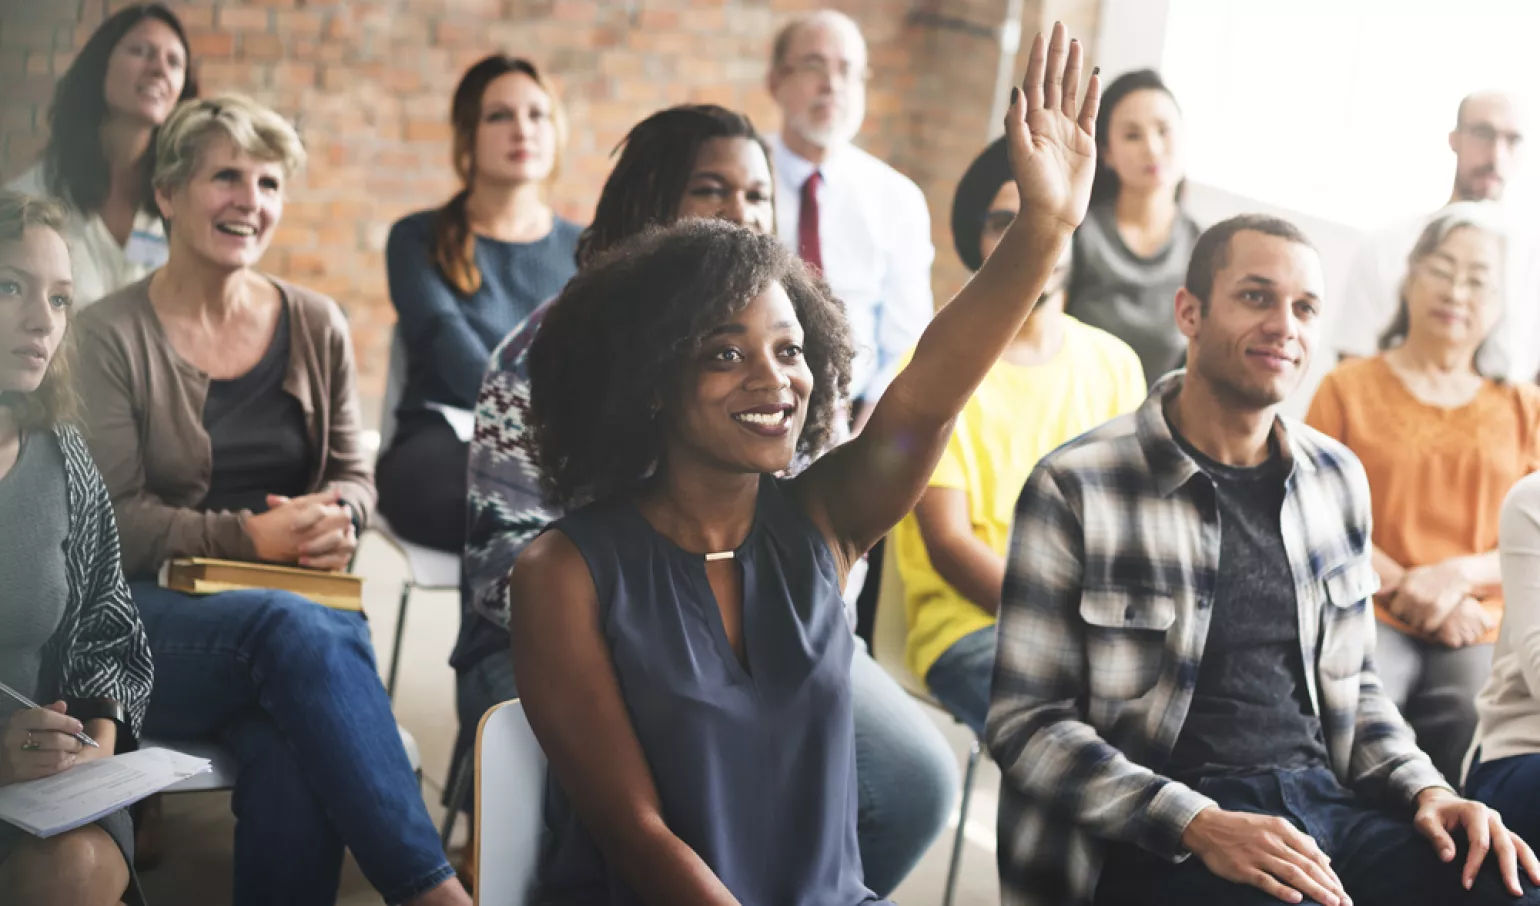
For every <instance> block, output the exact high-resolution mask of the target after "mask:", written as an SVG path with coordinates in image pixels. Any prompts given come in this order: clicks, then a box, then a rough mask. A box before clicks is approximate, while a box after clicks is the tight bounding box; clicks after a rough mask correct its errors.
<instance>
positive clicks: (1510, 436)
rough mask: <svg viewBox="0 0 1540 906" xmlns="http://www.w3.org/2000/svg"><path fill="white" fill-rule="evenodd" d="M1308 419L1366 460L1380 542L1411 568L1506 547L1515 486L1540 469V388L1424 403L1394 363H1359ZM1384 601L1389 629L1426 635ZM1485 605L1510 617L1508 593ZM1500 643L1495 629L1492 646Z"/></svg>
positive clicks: (1493, 389)
mask: <svg viewBox="0 0 1540 906" xmlns="http://www.w3.org/2000/svg"><path fill="white" fill-rule="evenodd" d="M1305 421H1306V422H1307V423H1308V424H1309V425H1310V426H1311V427H1313V428H1315V429H1317V430H1319V431H1322V432H1324V433H1326V434H1328V435H1330V436H1332V437H1334V438H1336V439H1337V440H1339V441H1341V442H1342V443H1344V444H1346V445H1347V447H1348V448H1349V449H1350V450H1352V451H1353V453H1354V454H1356V455H1357V456H1358V458H1359V460H1360V461H1361V462H1363V465H1364V472H1365V473H1366V474H1367V475H1368V478H1369V492H1370V498H1371V506H1372V508H1373V513H1374V545H1375V546H1376V547H1378V548H1379V549H1380V550H1382V551H1384V552H1385V554H1386V555H1387V556H1389V557H1390V558H1391V559H1393V560H1395V561H1396V562H1397V563H1399V564H1401V565H1402V566H1405V567H1408V568H1411V567H1414V566H1427V565H1430V564H1433V563H1439V562H1441V561H1444V560H1447V559H1449V558H1451V557H1461V556H1467V555H1470V554H1484V553H1488V552H1490V551H1493V550H1496V549H1497V516H1498V511H1499V510H1500V509H1501V507H1502V504H1503V498H1504V497H1506V496H1507V495H1508V490H1509V489H1510V488H1512V487H1513V485H1514V483H1515V482H1517V481H1518V480H1519V479H1520V478H1523V477H1524V476H1525V475H1527V474H1529V473H1530V472H1534V471H1536V470H1540V388H1536V387H1535V386H1533V385H1530V384H1511V383H1499V382H1497V381H1490V380H1489V381H1485V382H1483V383H1482V385H1481V389H1480V390H1478V391H1477V392H1476V396H1475V398H1474V399H1472V400H1471V401H1470V402H1468V403H1466V404H1465V405H1463V406H1458V407H1456V408H1452V409H1446V408H1442V407H1439V406H1433V405H1429V404H1427V403H1424V402H1422V401H1421V400H1419V399H1417V397H1415V396H1413V395H1412V392H1411V391H1410V390H1408V389H1407V387H1406V385H1405V384H1403V383H1402V382H1401V379H1400V378H1399V377H1397V376H1396V373H1395V372H1394V371H1393V370H1392V369H1391V367H1390V365H1389V364H1388V363H1387V362H1386V361H1385V358H1384V356H1374V357H1372V358H1364V359H1352V360H1349V361H1347V362H1344V363H1342V364H1341V365H1339V366H1337V368H1336V369H1334V370H1333V371H1332V372H1331V373H1330V374H1328V375H1327V376H1326V378H1325V380H1323V381H1322V382H1321V386H1320V388H1319V389H1318V390H1317V391H1316V394H1315V398H1314V399H1313V400H1312V401H1311V403H1310V412H1309V414H1308V415H1307V416H1306V417H1305ZM1386 603H1387V602H1386V600H1385V599H1384V598H1383V596H1382V597H1381V599H1380V600H1378V601H1376V605H1375V612H1376V614H1377V615H1378V617H1379V619H1380V620H1381V622H1384V623H1386V624H1387V625H1390V626H1394V627H1395V628H1397V629H1399V630H1401V631H1402V632H1406V633H1410V634H1413V635H1419V634H1420V633H1417V632H1415V631H1414V630H1412V629H1411V628H1410V627H1408V626H1406V625H1405V624H1404V623H1402V622H1401V621H1400V620H1397V619H1396V618H1395V617H1393V616H1391V615H1390V613H1389V612H1388V611H1387V610H1386V609H1385V606H1384V605H1385V604H1386ZM1481 603H1482V606H1483V607H1484V608H1486V610H1487V612H1488V613H1490V614H1491V615H1492V616H1493V617H1494V621H1500V620H1501V619H1502V612H1503V600H1502V595H1501V593H1497V594H1493V595H1492V596H1490V597H1487V598H1483V599H1482V601H1481ZM1496 639H1497V630H1496V629H1493V630H1492V631H1491V632H1490V633H1488V634H1487V636H1486V637H1485V638H1483V639H1482V640H1481V641H1482V642H1492V641H1495V640H1496Z"/></svg>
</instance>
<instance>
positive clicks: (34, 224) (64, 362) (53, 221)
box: [0, 190, 79, 431]
mask: <svg viewBox="0 0 1540 906" xmlns="http://www.w3.org/2000/svg"><path fill="white" fill-rule="evenodd" d="M66 216H67V215H66V214H65V212H64V209H63V208H62V207H60V206H59V205H58V203H56V202H54V201H50V200H48V199H46V198H37V197H34V196H32V195H23V194H22V193H20V192H11V191H7V190H0V242H18V241H20V240H21V238H22V236H23V235H25V234H26V232H27V230H29V229H34V228H41V229H46V230H53V231H54V232H55V233H58V234H59V238H60V239H61V240H62V239H63V238H64V225H65V222H66ZM72 310H73V309H65V315H64V317H65V324H66V328H65V332H64V339H62V340H61V341H60V342H59V348H58V349H56V350H55V351H54V354H53V359H51V360H50V361H49V363H48V371H47V372H45V373H44V374H43V382H42V383H41V384H39V385H38V388H37V389H36V390H34V391H33V392H31V393H0V406H4V407H6V408H7V409H10V410H11V416H12V417H13V418H14V419H15V420H16V423H17V425H18V427H20V428H21V429H22V430H23V431H45V430H48V429H51V428H53V426H55V425H57V424H59V423H60V422H66V421H73V420H74V419H75V418H76V416H77V414H78V412H79V406H78V403H77V400H76V397H75V388H74V386H73V384H72V383H71V380H70V365H71V360H72V359H73V358H74V356H73V355H72V350H71V348H70V335H69V329H68V326H67V325H68V324H69V321H70V320H72V318H71V312H72Z"/></svg>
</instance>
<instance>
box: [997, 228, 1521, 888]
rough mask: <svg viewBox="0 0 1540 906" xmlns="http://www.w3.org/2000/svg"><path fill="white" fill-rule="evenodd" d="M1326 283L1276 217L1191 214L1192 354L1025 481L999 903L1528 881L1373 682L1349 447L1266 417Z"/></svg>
mask: <svg viewBox="0 0 1540 906" xmlns="http://www.w3.org/2000/svg"><path fill="white" fill-rule="evenodd" d="M1321 284H1322V277H1321V264H1320V258H1319V256H1318V255H1317V253H1316V251H1315V250H1314V248H1312V247H1311V245H1310V243H1309V241H1308V240H1307V239H1306V238H1305V237H1304V236H1303V235H1302V234H1301V233H1300V232H1299V230H1298V229H1297V228H1296V227H1294V226H1293V225H1291V224H1289V223H1287V222H1285V221H1281V220H1277V219H1275V218H1269V217H1261V216H1247V217H1239V218H1235V219H1232V220H1228V221H1225V222H1224V223H1221V224H1219V225H1217V226H1215V227H1213V228H1212V229H1210V230H1209V231H1208V232H1207V233H1205V234H1204V235H1203V236H1202V237H1201V238H1200V239H1199V241H1198V243H1197V245H1196V247H1195V248H1194V251H1193V256H1192V261H1191V264H1190V266H1189V269H1188V272H1187V279H1186V286H1185V288H1184V289H1182V290H1181V291H1180V292H1179V293H1178V295H1177V298H1176V320H1177V324H1178V326H1179V327H1180V329H1181V330H1182V332H1183V334H1185V335H1186V336H1187V337H1188V341H1189V346H1188V369H1187V371H1185V372H1183V373H1177V374H1172V375H1168V376H1167V377H1166V378H1164V379H1163V380H1161V381H1160V382H1158V383H1157V384H1156V385H1155V387H1154V388H1152V390H1151V392H1150V395H1149V398H1148V400H1147V401H1146V402H1145V403H1144V405H1143V406H1142V407H1141V408H1140V409H1139V410H1138V411H1137V412H1135V413H1132V414H1130V415H1126V416H1123V417H1121V418H1119V419H1116V420H1114V421H1112V422H1109V423H1107V424H1106V425H1103V426H1102V427H1100V428H1097V429H1095V430H1093V431H1091V432H1090V433H1088V434H1086V435H1084V436H1083V437H1081V438H1079V439H1078V440H1075V441H1072V442H1070V443H1069V444H1067V445H1065V446H1064V447H1062V448H1060V449H1059V450H1057V451H1055V452H1054V453H1053V454H1051V455H1049V456H1048V457H1046V458H1045V459H1043V461H1042V462H1041V463H1040V464H1039V465H1038V466H1037V469H1036V470H1035V471H1034V472H1033V474H1032V477H1031V478H1030V479H1029V480H1028V482H1027V485H1026V487H1025V489H1024V490H1023V491H1022V495H1021V498H1020V501H1019V502H1018V504H1017V508H1016V524H1015V529H1014V531H1013V533H1012V541H1011V550H1010V556H1009V563H1008V567H1007V574H1006V579H1005V585H1004V589H1003V595H1002V601H1001V607H1000V622H999V650H998V654H997V663H996V668H995V675H994V688H993V703H992V706H991V708H990V712H989V723H988V733H987V739H988V743H989V747H990V750H991V752H992V753H993V756H994V758H995V760H996V762H997V763H998V764H999V765H1000V769H1001V771H1002V773H1003V775H1004V784H1003V789H1002V798H1001V804H1000V817H999V822H1000V826H999V841H1000V849H999V861H1000V874H1001V885H1002V890H1003V895H1004V901H1005V903H1007V904H1012V906H1014V904H1022V906H1061V904H1071V906H1091V904H1095V906H1134V904H1141V906H1142V904H1152V906H1153V904H1167V903H1171V904H1175V903H1214V904H1250V903H1256V904H1263V903H1276V902H1279V901H1283V902H1288V903H1300V902H1313V903H1320V904H1325V906H1339V904H1341V906H1346V904H1348V903H1357V904H1359V906H1391V904H1397V906H1402V904H1429V906H1432V904H1445V903H1482V904H1486V903H1493V904H1495V903H1514V902H1523V903H1530V904H1540V893H1537V892H1536V888H1535V886H1534V884H1540V864H1537V862H1536V860H1535V856H1534V853H1533V852H1531V850H1530V849H1529V847H1528V846H1527V845H1525V844H1524V842H1523V841H1521V840H1519V839H1518V838H1517V837H1515V836H1513V835H1512V834H1510V833H1509V832H1508V831H1507V830H1506V829H1505V828H1504V827H1503V824H1502V822H1501V820H1500V819H1499V818H1498V816H1497V814H1496V813H1495V812H1492V811H1490V810H1488V809H1487V808H1486V807H1485V806H1483V805H1481V804H1479V803H1474V802H1470V801H1467V800H1464V799H1461V798H1459V797H1458V796H1457V795H1456V794H1455V793H1454V791H1453V790H1452V789H1451V788H1450V786H1449V785H1448V784H1447V783H1446V782H1445V780H1444V778H1443V777H1441V776H1440V775H1439V773H1438V772H1437V771H1436V770H1435V769H1434V768H1433V765H1432V763H1431V762H1430V761H1429V760H1428V758H1427V756H1426V755H1424V754H1423V753H1422V752H1421V751H1419V750H1418V749H1417V746H1416V744H1415V742H1414V739H1413V736H1412V732H1411V730H1410V729H1409V728H1408V727H1407V725H1406V724H1405V723H1404V722H1403V721H1402V719H1401V717H1400V715H1399V714H1398V713H1397V712H1396V709H1395V708H1394V706H1392V705H1391V704H1390V702H1389V701H1388V700H1386V698H1385V696H1384V694H1383V693H1382V692H1381V690H1380V683H1379V680H1378V678H1377V677H1376V676H1375V673H1374V666H1373V652H1374V638H1373V632H1374V628H1373V627H1374V617H1373V613H1372V610H1371V608H1370V596H1371V595H1372V594H1373V593H1374V591H1375V589H1376V588H1377V587H1378V580H1377V578H1376V576H1375V573H1374V570H1373V567H1372V566H1371V565H1370V559H1369V552H1370V546H1369V518H1370V517H1369V513H1370V510H1369V488H1368V483H1367V481H1366V480H1365V478H1364V473H1363V469H1362V467H1361V466H1360V465H1359V463H1358V461H1357V460H1356V459H1354V457H1353V455H1352V454H1351V453H1349V452H1348V451H1347V449H1346V448H1344V447H1342V446H1340V445H1339V444H1337V443H1335V442H1333V441H1331V440H1330V439H1328V438H1326V437H1325V436H1323V435H1321V434H1319V433H1317V432H1315V431H1312V430H1311V429H1309V428H1307V427H1305V426H1304V425H1302V424H1299V423H1298V422H1294V421H1291V420H1286V419H1283V418H1281V417H1279V416H1278V414H1277V406H1278V404H1279V403H1280V402H1282V401H1283V399H1284V398H1285V397H1286V396H1287V395H1288V393H1289V392H1290V391H1291V390H1293V389H1294V388H1295V387H1296V386H1297V385H1298V383H1299V380H1300V378H1301V376H1302V375H1304V373H1305V371H1306V369H1307V368H1308V366H1309V361H1310V353H1311V351H1312V347H1313V345H1314V342H1315V340H1316V339H1317V335H1318V332H1319V323H1320V318H1319V309H1320V306H1321ZM1488 855H1491V856H1492V858H1490V859H1488V858H1487V856H1488ZM1521 875H1527V876H1528V877H1521ZM1532 882H1533V883H1532ZM1466 888H1469V889H1470V892H1469V893H1466V892H1465V889H1466ZM1516 897H1523V899H1522V900H1516V899H1515V898H1516Z"/></svg>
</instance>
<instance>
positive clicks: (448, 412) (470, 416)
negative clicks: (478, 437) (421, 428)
mask: <svg viewBox="0 0 1540 906" xmlns="http://www.w3.org/2000/svg"><path fill="white" fill-rule="evenodd" d="M428 408H429V409H436V410H438V414H439V415H442V416H444V421H446V422H448V423H449V427H450V429H451V430H453V431H454V433H455V437H458V438H460V443H462V444H468V443H470V442H471V437H472V436H474V435H475V433H476V413H474V412H472V411H471V410H469V409H456V408H455V407H453V406H446V405H444V404H443V403H429V404H428Z"/></svg>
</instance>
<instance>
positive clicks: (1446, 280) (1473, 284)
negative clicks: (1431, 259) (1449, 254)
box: [1421, 264, 1492, 298]
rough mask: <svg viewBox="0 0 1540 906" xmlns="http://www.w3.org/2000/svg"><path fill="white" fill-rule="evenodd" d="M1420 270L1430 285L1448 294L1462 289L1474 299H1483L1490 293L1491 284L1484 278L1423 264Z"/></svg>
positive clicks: (1466, 272) (1467, 272)
mask: <svg viewBox="0 0 1540 906" xmlns="http://www.w3.org/2000/svg"><path fill="white" fill-rule="evenodd" d="M1421 270H1422V275H1423V277H1424V278H1426V279H1427V280H1428V281H1429V282H1430V283H1432V284H1433V285H1434V286H1437V287H1438V288H1440V289H1443V290H1447V291H1449V292H1453V291H1454V290H1456V289H1463V290H1465V292H1466V293H1468V294H1469V295H1471V296H1472V297H1474V298H1483V297H1485V296H1486V295H1487V294H1488V293H1489V292H1491V291H1492V284H1491V282H1490V281H1488V280H1487V278H1486V277H1485V276H1480V275H1477V274H1473V273H1471V272H1470V271H1465V272H1463V273H1458V272H1454V271H1451V270H1449V269H1448V268H1446V267H1441V266H1439V265H1436V264H1424V265H1422V268H1421Z"/></svg>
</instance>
